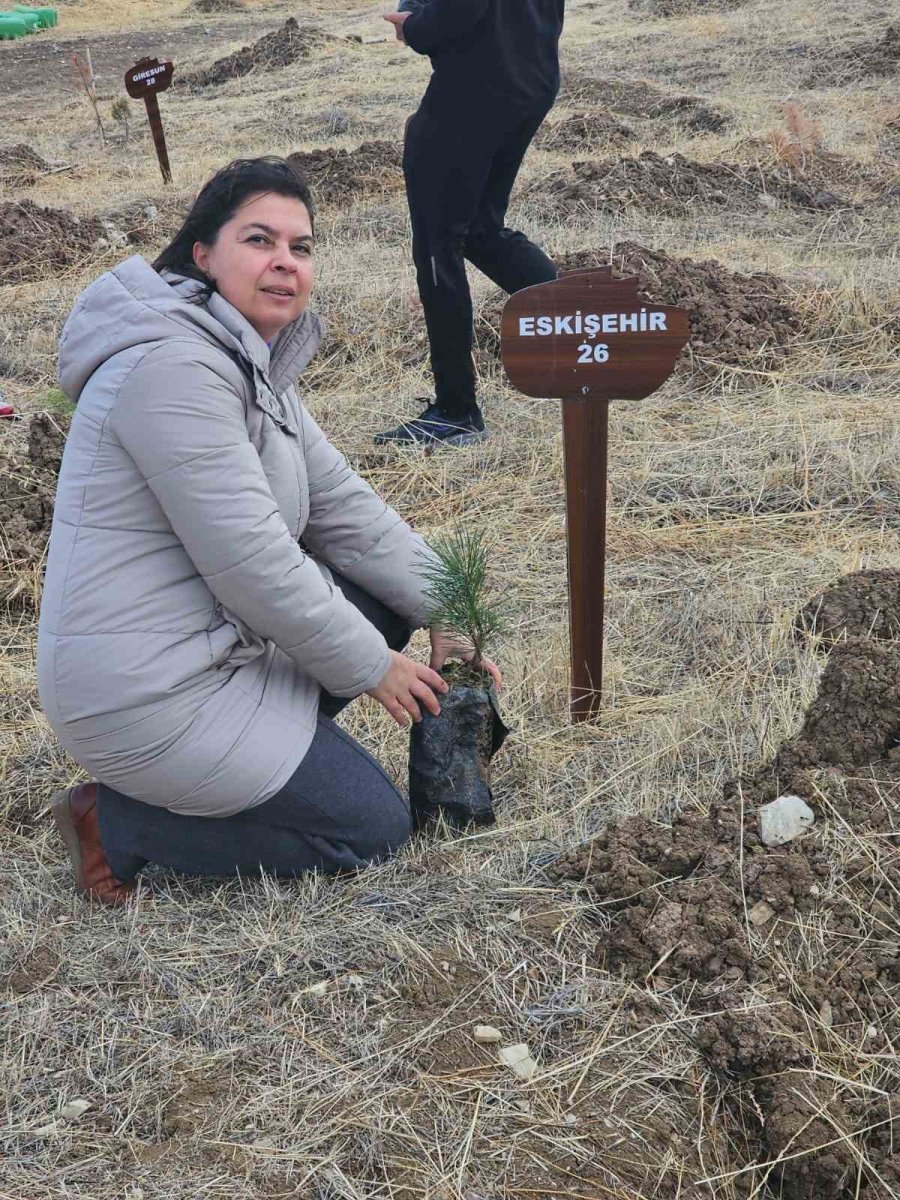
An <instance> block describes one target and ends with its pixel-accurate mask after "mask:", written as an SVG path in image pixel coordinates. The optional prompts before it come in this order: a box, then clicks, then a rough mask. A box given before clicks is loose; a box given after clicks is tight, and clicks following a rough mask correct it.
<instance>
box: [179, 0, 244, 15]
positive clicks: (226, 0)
mask: <svg viewBox="0 0 900 1200" xmlns="http://www.w3.org/2000/svg"><path fill="white" fill-rule="evenodd" d="M245 7H246V6H245V4H244V0H193V3H192V4H191V5H189V8H190V9H191V11H192V12H198V13H221V12H243V11H244V8H245Z"/></svg>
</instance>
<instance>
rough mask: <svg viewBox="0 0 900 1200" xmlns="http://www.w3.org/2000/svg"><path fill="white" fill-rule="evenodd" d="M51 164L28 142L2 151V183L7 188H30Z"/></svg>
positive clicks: (0, 164) (0, 170) (0, 179)
mask: <svg viewBox="0 0 900 1200" xmlns="http://www.w3.org/2000/svg"><path fill="white" fill-rule="evenodd" d="M49 170H50V164H49V163H48V162H47V160H46V159H44V158H42V157H41V156H40V154H38V152H37V151H36V150H33V149H32V148H31V146H29V145H28V143H27V142H19V143H18V145H16V146H10V147H8V148H7V149H4V150H0V183H2V184H4V185H5V186H7V187H30V185H31V184H32V183H34V181H35V179H37V177H38V175H41V174H42V173H43V172H44V171H49Z"/></svg>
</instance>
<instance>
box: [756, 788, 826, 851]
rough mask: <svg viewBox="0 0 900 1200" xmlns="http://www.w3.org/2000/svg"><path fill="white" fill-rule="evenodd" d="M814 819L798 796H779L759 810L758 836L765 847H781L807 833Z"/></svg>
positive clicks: (806, 805)
mask: <svg viewBox="0 0 900 1200" xmlns="http://www.w3.org/2000/svg"><path fill="white" fill-rule="evenodd" d="M815 819H816V815H815V813H814V812H813V810H812V809H811V808H810V807H809V805H808V804H807V803H806V801H805V800H803V799H801V798H800V796H779V797H778V799H777V800H773V801H772V802H771V803H770V804H764V805H763V806H762V808H761V809H760V810H759V836H760V838H761V840H762V842H763V844H764V845H766V846H783V845H785V843H787V842H793V841H794V840H795V838H798V837H802V836H803V835H804V834H805V833H807V832H808V830H809V828H810V826H811V825H812V824H813V822H814V821H815Z"/></svg>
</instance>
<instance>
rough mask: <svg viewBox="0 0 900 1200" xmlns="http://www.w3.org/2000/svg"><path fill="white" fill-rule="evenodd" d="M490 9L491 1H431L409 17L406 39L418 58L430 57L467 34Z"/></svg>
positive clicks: (406, 25)
mask: <svg viewBox="0 0 900 1200" xmlns="http://www.w3.org/2000/svg"><path fill="white" fill-rule="evenodd" d="M489 7H490V0H429V2H428V3H427V4H425V5H423V7H421V8H418V9H416V11H415V12H413V13H411V14H410V16H409V17H407V19H406V21H405V22H404V25H403V36H404V38H405V39H406V43H407V45H408V46H411V47H412V49H413V50H415V51H416V53H417V54H431V53H433V51H435V50H438V49H440V47H441V46H443V45H444V43H445V42H452V41H453V39H454V38H458V37H461V36H462V34H464V33H468V32H469V30H470V29H472V28H473V26H475V25H477V24H478V22H479V21H480V20H481V18H482V17H483V16H484V15H485V14H486V13H487V11H488V8H489Z"/></svg>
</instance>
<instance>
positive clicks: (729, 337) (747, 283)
mask: <svg viewBox="0 0 900 1200" xmlns="http://www.w3.org/2000/svg"><path fill="white" fill-rule="evenodd" d="M556 262H557V265H558V267H559V269H560V270H561V271H573V270H576V269H578V268H583V267H593V266H606V265H608V263H609V251H608V250H576V251H574V252H573V253H571V254H564V255H561V256H559V257H558V258H557V260H556ZM613 272H614V274H615V275H616V276H618V277H627V276H632V275H636V276H637V279H638V292H639V295H640V297H641V299H642V300H644V301H646V302H647V303H649V304H674V305H676V306H677V307H679V308H683V309H685V310H686V311H687V314H688V319H689V321H690V326H691V343H690V350H691V357H690V358H688V359H684V360H683V361H684V362H685V363H691V364H692V366H693V367H694V369H701V370H706V369H712V370H718V368H719V367H721V366H723V365H725V366H756V367H759V368H763V369H769V368H771V367H772V366H774V365H775V364H777V363H778V362H780V361H781V360H782V359H783V358H784V357H785V356H786V355H787V354H789V353H790V347H791V342H792V341H793V340H794V339H795V338H796V336H797V333H798V331H799V329H800V326H801V319H800V315H799V313H798V312H797V311H796V309H795V308H794V306H793V303H792V297H791V294H790V291H789V290H788V288H787V286H786V285H785V283H784V282H783V281H782V280H781V279H779V278H778V277H777V276H775V275H768V274H764V273H756V274H753V275H742V274H740V273H739V272H737V271H729V270H728V268H727V267H724V266H722V264H721V263H720V262H717V261H716V260H715V259H705V260H702V261H697V260H695V259H692V258H673V257H671V256H670V255H668V254H665V253H664V252H663V251H662V250H651V249H649V248H648V247H646V246H641V245H639V244H638V243H637V242H631V241H624V242H617V243H616V247H615V255H614V260H613ZM505 303H506V297H505V295H503V294H502V293H500V292H498V293H497V294H496V295H495V297H494V298H493V300H492V301H491V302H490V303H489V305H488V306H487V307H486V309H485V311H484V313H483V314H482V317H481V319H480V321H479V323H478V325H477V326H476V345H477V347H478V349H479V350H480V351H481V352H482V353H484V354H486V355H488V356H489V357H494V358H496V357H499V354H500V319H501V315H502V313H503V306H504V304H505Z"/></svg>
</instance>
